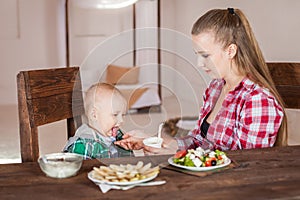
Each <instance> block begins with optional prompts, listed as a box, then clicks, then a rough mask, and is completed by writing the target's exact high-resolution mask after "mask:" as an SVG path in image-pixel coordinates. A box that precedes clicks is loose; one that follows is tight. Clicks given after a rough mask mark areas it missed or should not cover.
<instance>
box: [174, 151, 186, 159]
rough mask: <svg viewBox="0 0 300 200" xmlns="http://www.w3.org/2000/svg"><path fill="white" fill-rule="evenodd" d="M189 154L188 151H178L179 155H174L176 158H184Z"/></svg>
mask: <svg viewBox="0 0 300 200" xmlns="http://www.w3.org/2000/svg"><path fill="white" fill-rule="evenodd" d="M186 154H187V151H186V150H181V151H177V153H176V154H175V155H174V158H182V157H184V156H185V155H186Z"/></svg>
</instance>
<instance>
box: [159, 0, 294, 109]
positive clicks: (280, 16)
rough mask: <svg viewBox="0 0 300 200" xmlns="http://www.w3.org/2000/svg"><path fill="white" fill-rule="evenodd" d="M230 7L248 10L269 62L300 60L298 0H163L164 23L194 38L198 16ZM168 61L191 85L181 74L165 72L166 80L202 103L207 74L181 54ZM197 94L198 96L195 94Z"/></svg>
mask: <svg viewBox="0 0 300 200" xmlns="http://www.w3.org/2000/svg"><path fill="white" fill-rule="evenodd" d="M228 7H233V8H240V9H241V10H243V11H244V13H245V14H246V16H247V17H248V19H249V21H250V24H251V25H252V28H253V31H254V33H255V35H256V38H257V40H258V42H259V44H260V46H261V49H262V51H263V53H264V56H265V59H266V60H267V61H288V62H293V61H295V62H297V61H298V62H299V61H300V53H299V52H300V38H299V35H300V12H299V8H300V1H298V0H263V1H261V0H228V1H220V0H185V1H182V0H162V21H163V23H162V25H163V27H164V28H169V29H174V30H176V31H179V32H181V33H183V34H184V35H186V37H190V31H191V27H192V25H193V23H194V22H195V21H196V20H197V19H198V17H200V16H201V15H202V14H204V13H205V12H206V11H208V10H210V9H212V8H228ZM174 42H175V43H174V44H173V45H174V46H175V48H177V49H178V48H179V49H180V48H185V51H190V50H189V49H188V47H186V46H184V47H183V45H182V44H181V43H180V42H181V40H175V41H174ZM190 49H192V46H190ZM189 54H192V52H190V53H189ZM189 54H188V55H186V56H185V57H186V58H187V57H189V58H190V59H191V60H193V59H194V60H193V65H195V63H196V58H195V56H194V58H193V56H192V55H189ZM171 60H173V62H171ZM174 60H175V62H174ZM164 62H167V63H171V64H174V66H173V67H174V69H175V70H176V71H177V72H180V73H181V74H182V75H184V76H185V77H186V80H189V82H190V83H191V86H188V84H182V82H181V81H178V76H176V75H174V74H173V75H172V76H171V75H170V73H169V72H168V73H163V81H168V82H171V83H172V84H173V88H174V90H175V91H177V94H178V95H179V96H180V97H179V98H182V99H190V100H191V101H193V103H192V104H191V105H194V104H197V103H200V104H201V98H202V95H201V94H202V89H203V87H204V85H205V78H203V77H205V74H202V72H201V71H200V72H195V71H193V70H192V66H191V65H190V64H187V63H186V62H185V61H183V60H182V59H181V58H179V56H178V55H175V56H173V57H172V56H170V55H169V56H165V57H164ZM187 68H188V69H187ZM170 77H172V79H171V78H170ZM199 77H200V78H199ZM191 88H193V90H194V92H193V93H191V92H190V90H191ZM195 93H196V94H197V96H198V97H197V99H195V97H194V96H195Z"/></svg>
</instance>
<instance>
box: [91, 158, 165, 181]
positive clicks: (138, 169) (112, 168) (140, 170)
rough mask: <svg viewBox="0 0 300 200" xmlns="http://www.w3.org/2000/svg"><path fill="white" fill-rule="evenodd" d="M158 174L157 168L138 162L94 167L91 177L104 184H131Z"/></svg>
mask: <svg viewBox="0 0 300 200" xmlns="http://www.w3.org/2000/svg"><path fill="white" fill-rule="evenodd" d="M158 173H159V166H156V167H152V168H151V163H148V164H146V165H144V163H143V162H142V161H139V162H138V163H137V164H136V165H131V164H127V165H114V164H111V165H109V166H100V167H94V168H93V171H92V176H93V178H95V179H98V180H101V181H105V182H131V181H138V180H143V179H146V178H149V177H152V176H155V175H157V174H158Z"/></svg>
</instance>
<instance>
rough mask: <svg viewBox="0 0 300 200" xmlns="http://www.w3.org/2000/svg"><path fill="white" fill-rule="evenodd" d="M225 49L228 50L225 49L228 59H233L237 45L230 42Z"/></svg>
mask: <svg viewBox="0 0 300 200" xmlns="http://www.w3.org/2000/svg"><path fill="white" fill-rule="evenodd" d="M227 50H228V51H227V54H228V57H229V58H230V59H233V58H234V56H235V55H236V53H237V46H236V44H230V45H229V46H228V49H227Z"/></svg>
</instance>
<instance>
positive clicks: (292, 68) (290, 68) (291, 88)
mask: <svg viewBox="0 0 300 200" xmlns="http://www.w3.org/2000/svg"><path fill="white" fill-rule="evenodd" d="M267 65H268V67H269V70H270V73H271V76H272V78H273V81H274V83H275V86H276V88H277V90H278V92H279V94H280V96H281V97H282V99H283V101H284V103H285V107H286V108H295V109H300V63H275V62H274V63H267Z"/></svg>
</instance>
